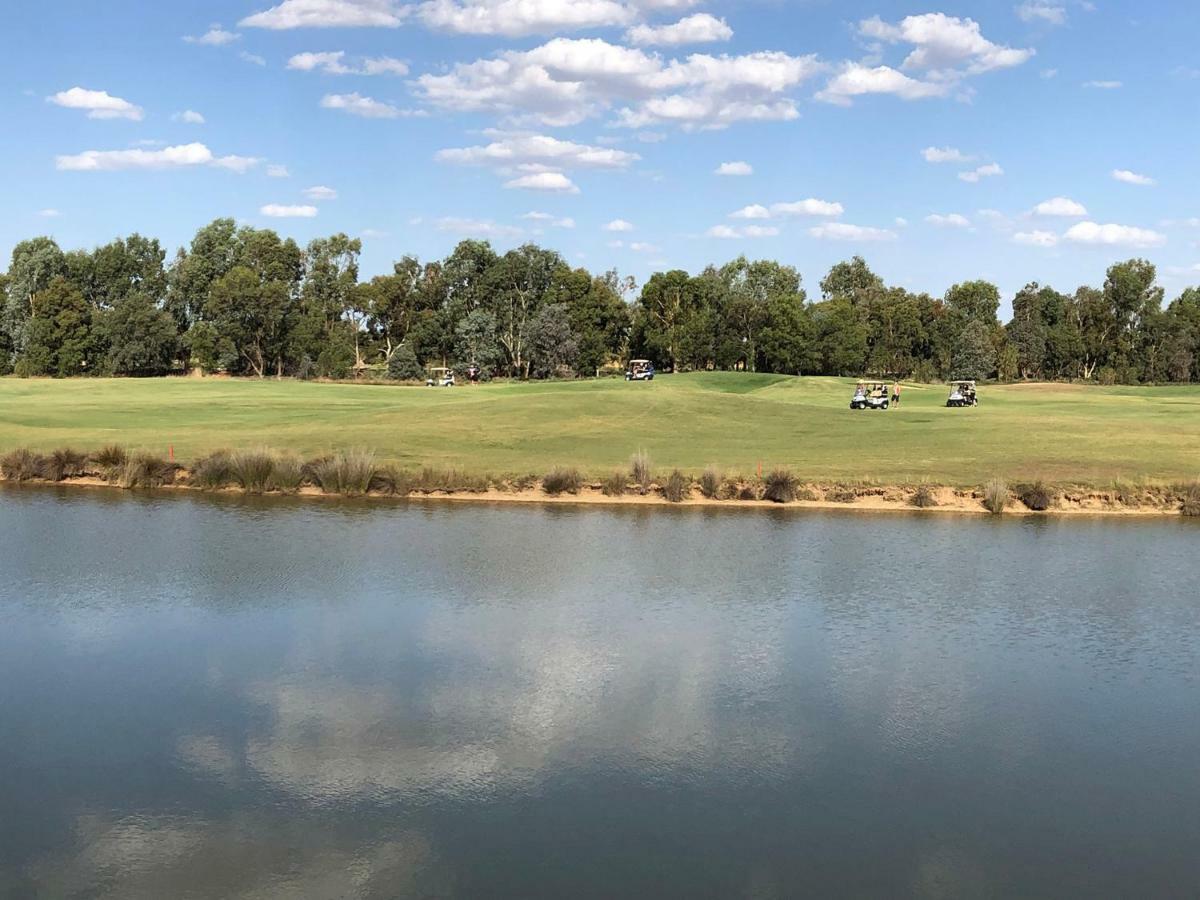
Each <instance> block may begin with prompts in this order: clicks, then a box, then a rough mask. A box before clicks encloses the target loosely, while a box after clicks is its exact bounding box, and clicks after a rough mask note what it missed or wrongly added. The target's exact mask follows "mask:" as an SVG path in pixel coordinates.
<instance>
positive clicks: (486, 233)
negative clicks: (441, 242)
mask: <svg viewBox="0 0 1200 900" xmlns="http://www.w3.org/2000/svg"><path fill="white" fill-rule="evenodd" d="M435 227H436V228H437V230H438V231H446V232H450V233H452V234H457V235H462V236H464V237H516V236H517V235H519V234H521V229H520V228H515V227H513V226H512V225H498V224H497V223H495V222H492V221H490V220H488V219H470V218H462V217H459V216H444V217H443V218H441V219H438V220H437V222H436V224H435Z"/></svg>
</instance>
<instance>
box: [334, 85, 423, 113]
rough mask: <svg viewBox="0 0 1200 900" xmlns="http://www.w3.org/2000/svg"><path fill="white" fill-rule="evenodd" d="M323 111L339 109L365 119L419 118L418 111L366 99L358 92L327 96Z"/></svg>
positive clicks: (369, 98)
mask: <svg viewBox="0 0 1200 900" xmlns="http://www.w3.org/2000/svg"><path fill="white" fill-rule="evenodd" d="M321 108H322V109H338V110H341V111H342V112H347V113H349V114H350V115H352V116H361V117H362V118H364V119H398V118H400V117H402V116H419V115H420V114H421V113H420V111H417V110H409V109H400V108H398V107H395V106H392V104H390V103H384V102H383V101H382V100H375V99H374V98H372V97H364V96H363V95H362V94H359V93H358V92H357V91H356V92H355V93H353V94H326V95H325V96H324V97H322V98H321Z"/></svg>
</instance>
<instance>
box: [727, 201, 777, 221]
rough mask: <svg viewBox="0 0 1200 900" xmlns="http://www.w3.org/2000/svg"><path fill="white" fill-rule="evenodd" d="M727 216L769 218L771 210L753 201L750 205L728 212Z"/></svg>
mask: <svg viewBox="0 0 1200 900" xmlns="http://www.w3.org/2000/svg"><path fill="white" fill-rule="evenodd" d="M729 218H731V219H769V218H771V211H770V210H769V209H767V208H766V207H765V206H763V205H761V204H759V203H754V204H751V205H750V206H743V207H742V208H741V209H739V210H738V211H737V212H731V213H730V214H729Z"/></svg>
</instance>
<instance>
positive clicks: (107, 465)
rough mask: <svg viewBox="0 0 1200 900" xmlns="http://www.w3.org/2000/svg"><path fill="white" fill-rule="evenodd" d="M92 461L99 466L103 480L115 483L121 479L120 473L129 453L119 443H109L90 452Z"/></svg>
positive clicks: (127, 460)
mask: <svg viewBox="0 0 1200 900" xmlns="http://www.w3.org/2000/svg"><path fill="white" fill-rule="evenodd" d="M92 462H94V463H95V464H96V465H97V466H98V467H99V469H100V475H101V477H102V478H104V480H105V481H109V482H112V483H114V484H115V483H116V482H118V481H120V480H121V473H122V472H123V471H124V470H125V464H126V463H127V462H129V453H128V452H127V451H126V450H125V448H124V447H122V446H120V445H119V444H109V445H108V446H107V447H102V448H100V449H99V450H97V451H96V452H95V453H93V454H92Z"/></svg>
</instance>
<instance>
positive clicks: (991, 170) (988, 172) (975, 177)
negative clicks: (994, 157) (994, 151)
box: [958, 163, 1004, 184]
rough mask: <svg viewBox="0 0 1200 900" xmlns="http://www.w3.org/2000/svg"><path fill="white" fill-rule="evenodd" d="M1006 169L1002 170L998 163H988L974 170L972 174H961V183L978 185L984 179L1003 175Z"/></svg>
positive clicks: (959, 176) (959, 175)
mask: <svg viewBox="0 0 1200 900" xmlns="http://www.w3.org/2000/svg"><path fill="white" fill-rule="evenodd" d="M1003 174H1004V169H1002V168H1000V165H999V164H998V163H988V164H987V165H985V166H979V167H978V168H976V169H972V170H971V171H970V172H959V173H958V179H959V181H965V182H967V183H969V184H978V183H979V182H980V181H982V180H983V179H984V178H994V177H996V176H997V175H1003Z"/></svg>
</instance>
